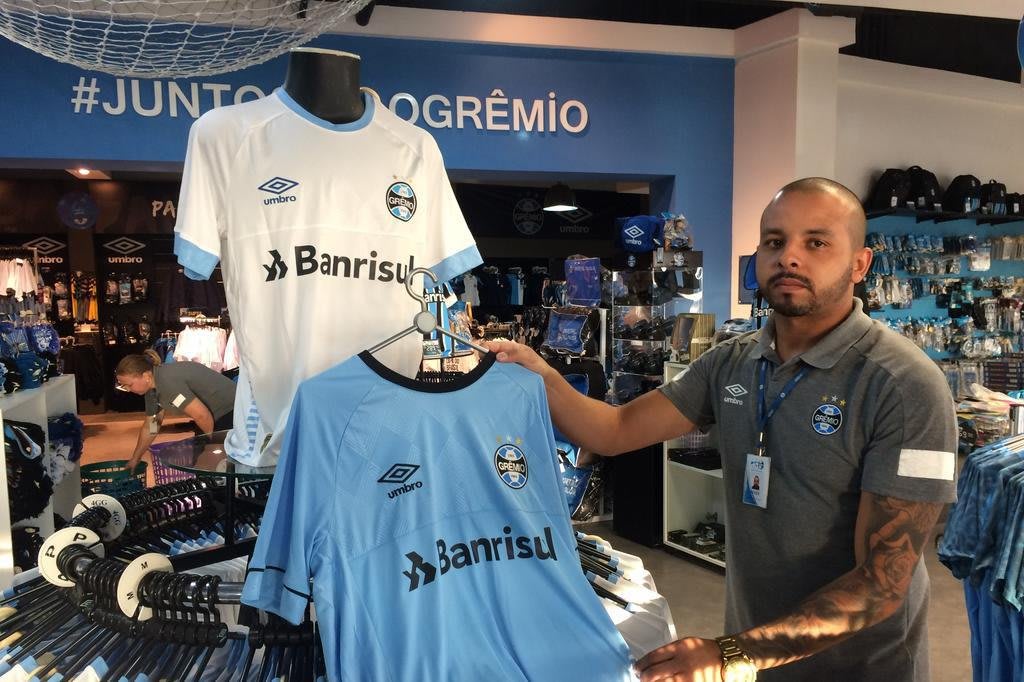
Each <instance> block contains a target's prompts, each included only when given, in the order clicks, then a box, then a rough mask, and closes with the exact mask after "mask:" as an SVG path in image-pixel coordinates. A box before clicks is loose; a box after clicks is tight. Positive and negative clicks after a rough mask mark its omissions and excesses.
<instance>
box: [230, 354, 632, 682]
mask: <svg viewBox="0 0 1024 682" xmlns="http://www.w3.org/2000/svg"><path fill="white" fill-rule="evenodd" d="M310 579H312V593H311V591H310ZM310 595H311V596H312V598H313V600H314V601H315V606H316V617H317V620H318V622H319V625H320V628H321V638H322V640H323V647H324V654H325V657H326V660H327V671H328V677H329V679H331V680H342V679H344V680H373V681H375V682H376V681H383V680H446V681H448V680H452V681H454V680H502V681H510V680H538V681H547V680H587V681H597V682H599V681H601V680H624V679H630V677H631V670H630V659H629V652H628V649H627V647H626V644H625V642H624V641H623V640H622V637H621V636H620V635H619V633H618V631H617V630H616V629H615V626H614V625H613V624H612V622H611V620H610V619H609V617H608V615H607V614H606V612H605V610H604V609H603V607H602V606H601V603H600V601H599V600H598V598H597V597H596V595H595V594H594V592H593V589H592V588H591V587H590V585H589V584H588V582H587V580H586V578H585V577H584V575H583V572H582V570H581V568H580V563H579V558H578V556H577V553H576V539H575V536H574V534H573V531H572V527H571V525H570V522H569V516H568V513H567V510H566V505H565V498H564V495H563V494H562V490H561V478H560V474H559V469H558V463H557V460H556V456H555V443H554V439H553V436H552V428H551V420H550V417H549V415H548V407H547V400H546V397H545V394H544V388H543V383H542V381H541V379H540V377H538V376H537V375H535V374H532V373H530V372H529V371H527V370H525V369H523V368H521V367H518V366H514V365H498V364H495V363H494V357H493V355H490V356H487V357H486V358H485V359H484V361H483V362H481V364H480V365H479V366H478V367H477V368H476V369H474V370H473V371H472V372H471V373H469V374H466V375H465V376H463V377H460V378H459V379H458V380H457V381H455V382H453V383H451V384H426V383H418V382H414V381H411V380H409V379H406V378H405V377H403V376H400V375H397V374H395V373H394V372H391V371H390V370H389V369H388V368H386V367H384V366H383V365H381V364H380V363H379V362H377V361H376V360H375V359H374V358H373V357H372V356H370V355H369V354H367V353H363V354H361V355H359V356H357V357H353V358H351V359H349V360H348V361H346V362H344V363H342V364H340V365H338V366H336V367H334V368H332V369H330V370H328V371H326V372H324V373H322V374H320V375H318V376H315V377H313V378H312V379H309V380H308V381H305V382H303V383H302V384H301V385H300V386H299V389H298V392H297V394H296V397H295V401H294V403H293V406H292V411H291V415H290V417H289V419H288V426H287V430H286V432H285V435H284V441H283V447H282V450H281V459H280V461H279V463H278V468H277V473H276V475H275V477H274V483H273V487H272V489H271V494H270V501H269V503H268V504H267V509H266V514H265V515H264V518H263V525H262V529H261V531H260V534H259V539H258V541H257V543H256V550H255V553H254V555H253V558H252V561H251V562H250V573H249V576H248V579H247V581H246V584H245V590H244V592H243V594H242V601H243V602H245V603H246V604H251V605H253V606H256V607H259V608H262V609H266V610H268V611H272V612H274V613H277V614H279V615H281V616H283V617H284V618H286V619H288V620H289V621H291V622H292V623H298V622H299V621H300V620H301V619H302V617H303V614H304V612H305V610H306V608H307V602H308V599H309V597H310Z"/></svg>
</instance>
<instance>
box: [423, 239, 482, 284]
mask: <svg viewBox="0 0 1024 682" xmlns="http://www.w3.org/2000/svg"><path fill="white" fill-rule="evenodd" d="M483 262H484V259H483V258H481V257H480V251H479V250H478V249H477V248H476V244H470V245H469V246H467V247H466V248H464V249H463V250H462V251H459V252H458V253H453V254H452V255H450V256H448V257H447V258H445V259H444V260H442V261H441V262H440V263H438V264H437V265H435V266H434V267H432V268H430V271H431V272H433V273H434V274H435V275H437V281H438V284H440V283H442V282H447V281H448V280H450V279H452V278H453V277H455V276H457V275H461V274H463V273H466V272H469V271H470V270H472V269H473V268H475V267H476V266H478V265H480V264H481V263H483Z"/></svg>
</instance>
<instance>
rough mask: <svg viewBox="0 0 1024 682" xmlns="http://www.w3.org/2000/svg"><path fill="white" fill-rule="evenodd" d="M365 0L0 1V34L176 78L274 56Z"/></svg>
mask: <svg viewBox="0 0 1024 682" xmlns="http://www.w3.org/2000/svg"><path fill="white" fill-rule="evenodd" d="M368 3H369V0H293V1H292V2H281V1H280V0H253V1H251V2H235V1H232V0H36V1H35V2H33V1H31V0H0V35H3V36H5V37H7V38H10V39H11V40H13V41H14V42H16V43H19V44H21V45H24V46H25V47H27V48H29V49H32V50H35V51H36V52H39V53H40V54H44V55H46V56H48V57H52V58H53V59H56V60H58V61H61V62H66V63H68V64H74V65H75V66H79V67H82V68H83V69H90V70H96V71H103V72H105V73H110V74H114V75H117V76H129V77H143V78H177V77H186V76H208V75H211V74H217V73H225V72H227V71H234V70H237V69H242V68H245V67H247V66H250V65H252V64H258V63H260V62H264V61H266V60H268V59H271V58H273V57H276V56H277V55H279V54H281V53H283V52H285V51H286V50H288V49H290V48H293V47H296V46H298V45H302V44H303V43H306V42H308V41H310V40H312V39H313V38H315V37H316V36H318V35H320V34H321V33H323V32H324V31H326V30H327V29H328V28H330V27H331V26H333V25H334V24H336V23H337V22H338V21H340V20H341V19H343V18H344V17H346V16H348V15H349V14H353V13H355V12H358V11H359V10H360V9H362V8H363V6H364V5H366V4H368Z"/></svg>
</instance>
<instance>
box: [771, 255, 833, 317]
mask: <svg viewBox="0 0 1024 682" xmlns="http://www.w3.org/2000/svg"><path fill="white" fill-rule="evenodd" d="M852 276H853V265H850V266H848V267H847V268H846V272H844V273H843V275H842V277H840V278H839V279H837V280H836V281H835V282H833V283H832V284H830V285H829V286H828V287H827V288H825V289H823V290H822V291H821V293H820V294H818V293H817V292H816V290H815V288H814V284H813V283H812V282H811V281H810V280H809V279H807V278H806V277H804V276H803V275H796V274H792V273H786V272H780V273H778V274H776V275H773V276H772V277H771V278H769V280H768V287H767V291H766V292H765V298H766V299H767V300H768V303H769V304H770V305H771V307H772V310H774V311H775V314H777V315H784V316H786V317H803V316H804V315H811V314H813V313H816V312H818V311H819V310H821V309H822V308H824V307H826V306H827V305H828V304H830V303H834V302H836V301H838V300H840V299H841V298H843V297H845V295H846V292H847V289H848V287H849V286H850V284H849V282H850V278H851V277H852ZM783 278H790V279H797V280H799V281H800V282H801V283H803V284H804V285H805V286H806V287H807V291H808V292H809V293H810V298H809V299H808V300H807V301H804V302H799V303H798V302H797V301H795V300H793V299H790V297H789V296H788V295H787V294H779V295H778V300H776V299H775V295H774V294H773V289H772V285H773V284H774V283H775V282H776V281H777V280H780V279H783Z"/></svg>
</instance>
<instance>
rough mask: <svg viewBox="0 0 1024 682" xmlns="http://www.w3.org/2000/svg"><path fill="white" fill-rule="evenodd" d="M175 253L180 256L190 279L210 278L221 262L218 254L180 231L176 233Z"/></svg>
mask: <svg viewBox="0 0 1024 682" xmlns="http://www.w3.org/2000/svg"><path fill="white" fill-rule="evenodd" d="M174 255H175V256H177V257H178V264H179V265H181V266H182V267H184V268H185V275H186V276H187V277H188V278H189V279H196V280H203V279H210V275H212V274H213V269H214V268H215V267H217V263H219V262H220V258H219V257H218V256H215V255H214V254H212V253H210V252H209V251H204V250H203V249H201V248H199V247H198V246H196V245H195V244H193V243H192V242H190V241H189V240H187V239H185V238H184V237H182V236H181V235H180V234H178V233H175V234H174Z"/></svg>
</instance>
